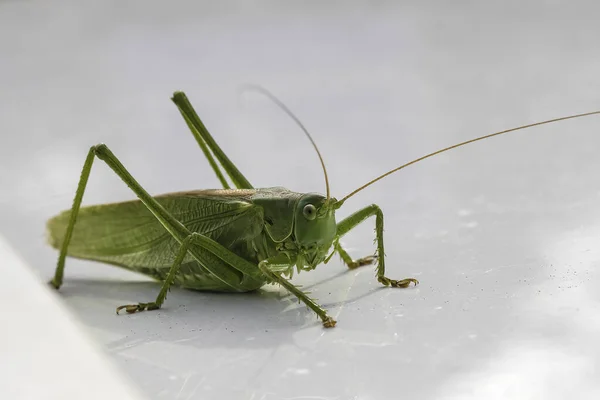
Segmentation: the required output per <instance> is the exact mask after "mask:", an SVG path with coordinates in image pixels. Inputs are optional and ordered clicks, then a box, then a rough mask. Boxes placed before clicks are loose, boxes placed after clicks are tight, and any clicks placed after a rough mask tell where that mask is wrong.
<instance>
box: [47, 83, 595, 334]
mask: <svg viewBox="0 0 600 400" xmlns="http://www.w3.org/2000/svg"><path fill="white" fill-rule="evenodd" d="M254 89H255V90H258V91H260V92H262V93H263V94H264V95H266V96H267V97H269V98H270V99H271V100H273V101H274V102H275V104H277V105H278V106H279V107H280V108H281V109H282V110H283V111H284V112H286V113H287V114H288V115H289V116H290V117H291V118H292V119H293V120H294V121H295V122H296V123H297V124H298V125H299V126H300V128H301V129H302V130H303V131H304V133H305V135H306V136H307V137H308V139H309V140H310V141H311V143H312V145H313V147H314V148H315V150H316V152H317V155H318V156H319V159H320V161H321V166H322V168H323V173H324V177H325V186H326V195H325V196H323V195H320V194H316V193H297V192H292V191H290V190H287V189H285V188H282V187H273V188H264V189H256V188H253V187H252V185H251V184H250V182H249V181H248V180H247V179H246V178H245V177H244V175H243V174H242V173H241V172H240V171H239V170H238V169H237V168H236V166H235V165H234V164H233V162H231V161H230V160H229V158H228V157H227V156H226V155H225V153H224V152H223V151H222V150H221V148H220V147H219V146H218V145H217V143H216V142H215V140H214V139H213V137H212V136H211V135H210V134H209V132H208V130H207V129H206V127H205V126H204V124H203V123H202V121H201V120H200V118H199V117H198V115H197V114H196V112H195V110H194V108H193V107H192V105H191V104H190V102H189V101H188V99H187V97H186V95H185V94H184V93H183V92H175V93H174V95H173V97H172V99H171V100H172V101H173V102H174V103H175V105H176V106H177V107H178V109H179V111H180V113H181V115H182V116H183V118H184V120H185V122H186V123H187V125H188V127H189V128H190V130H191V132H192V134H193V135H194V138H195V139H196V141H197V142H198V144H199V145H200V148H201V149H202V151H203V152H204V155H205V156H206V158H207V160H208V162H209V163H210V165H211V167H212V169H213V170H214V172H215V174H216V175H217V177H218V179H219V180H220V182H221V184H222V185H223V189H208V190H195V191H187V192H178V193H169V194H163V195H160V196H151V195H150V194H148V192H146V190H144V188H143V187H142V186H141V185H140V184H139V183H138V182H137V181H136V180H135V179H134V178H133V176H132V175H131V174H130V173H129V172H128V171H127V169H126V168H125V167H124V166H123V164H122V163H121V162H120V161H119V159H118V158H117V157H116V156H115V155H114V154H113V153H112V151H111V150H110V149H109V148H108V147H107V146H106V145H104V144H99V145H96V146H92V147H91V148H90V150H89V152H88V155H87V158H86V159H85V163H84V165H83V169H82V172H81V177H80V180H79V184H78V186H77V191H76V194H75V199H74V201H73V206H72V208H71V209H70V210H67V211H64V212H62V213H61V214H59V215H57V216H55V217H53V218H52V219H50V220H49V221H48V223H47V230H48V241H49V243H50V244H51V245H52V246H53V247H54V248H56V249H60V254H59V257H58V262H57V267H56V272H55V275H54V278H53V279H52V280H51V281H50V284H51V285H52V286H54V287H55V288H56V289H58V288H59V287H60V286H61V285H62V283H63V275H64V268H65V258H66V256H67V255H69V256H71V257H75V258H80V259H87V260H95V261H101V262H104V263H108V264H113V265H116V266H119V267H123V268H125V269H128V270H131V271H135V272H139V273H142V274H144V275H147V276H149V277H151V278H154V279H156V280H159V281H162V282H163V284H162V288H161V290H160V292H159V293H158V296H157V297H156V300H155V301H153V302H150V303H138V304H132V305H123V306H120V307H118V308H117V314H118V313H119V311H120V310H122V309H125V311H126V312H127V313H134V312H137V311H144V310H156V309H158V308H160V307H161V306H162V304H163V302H164V301H165V299H166V297H167V292H168V291H169V288H170V287H171V285H173V284H176V285H179V286H181V287H184V288H188V289H194V290H204V291H220V292H248V291H253V290H257V289H259V288H260V287H262V286H263V285H265V284H279V285H281V286H283V287H284V288H285V289H287V290H288V291H289V292H291V293H292V294H293V295H295V296H296V297H297V298H298V299H299V300H300V301H302V302H304V303H305V304H306V305H307V306H308V307H309V308H310V309H312V310H313V311H314V312H315V313H316V314H317V315H318V316H319V318H321V320H322V321H323V326H325V327H327V328H331V327H334V326H335V324H336V321H335V320H334V319H333V318H331V317H330V316H329V315H328V314H327V311H326V310H325V309H323V307H321V306H320V305H319V304H317V303H316V302H315V301H314V300H313V299H311V298H309V297H308V296H307V294H306V293H304V292H302V291H301V290H300V289H298V288H297V287H296V286H294V285H293V284H292V283H291V282H290V281H289V279H286V277H287V278H291V276H292V274H293V272H294V267H295V268H296V270H297V271H298V272H300V271H310V270H313V269H315V268H316V267H317V265H319V264H321V263H325V264H326V263H327V262H328V261H329V260H330V259H331V257H332V256H333V255H334V254H335V253H337V254H338V255H339V256H340V257H341V259H342V260H343V262H344V263H345V264H346V266H347V267H348V268H357V267H360V266H364V265H369V264H374V263H376V264H377V267H376V268H377V280H378V281H379V282H380V283H382V284H383V285H385V286H392V287H398V288H406V287H409V286H410V284H411V283H412V284H414V285H417V284H418V283H419V282H418V281H417V280H416V279H414V278H405V279H401V280H394V279H390V278H388V277H387V276H386V274H385V259H384V247H383V213H382V211H381V209H380V208H379V207H378V206H377V205H376V204H372V205H369V206H367V207H365V208H363V209H361V210H359V211H357V212H355V213H353V214H352V215H350V216H348V217H347V218H345V219H343V220H342V221H341V222H339V223H336V219H335V212H336V210H337V209H339V208H340V207H341V206H342V205H343V204H344V202H345V201H346V200H347V199H348V198H350V197H352V196H353V195H355V194H356V193H358V192H360V191H361V190H363V189H365V188H366V187H368V186H370V185H372V184H373V183H375V182H377V181H379V180H381V179H383V178H385V177H386V176H388V175H390V174H392V173H394V172H396V171H399V170H401V169H403V168H406V167H408V166H409V165H412V164H415V163H417V162H419V161H422V160H424V159H426V158H429V157H432V156H434V155H437V154H440V153H443V152H445V151H448V150H451V149H454V148H457V147H460V146H464V145H466V144H469V143H473V142H476V141H479V140H483V139H487V138H490V137H492V136H497V135H502V134H505V133H508V132H512V131H516V130H520V129H525V128H528V127H532V126H536V125H543V124H548V123H551V122H556V121H561V120H566V119H572V118H578V117H583V116H587V115H593V114H599V113H600V111H594V112H589V113H585V114H578V115H572V116H568V117H561V118H556V119H552V120H547V121H543V122H537V123H534V124H529V125H524V126H521V127H517V128H512V129H508V130H505V131H501V132H496V133H493V134H489V135H485V136H481V137H478V138H476V139H472V140H468V141H466V142H462V143H459V144H455V145H453V146H450V147H446V148H444V149H441V150H438V151H435V152H433V153H430V154H428V155H425V156H423V157H420V158H418V159H416V160H413V161H411V162H409V163H406V164H404V165H402V166H400V167H398V168H395V169H393V170H391V171H388V172H386V173H385V174H383V175H380V176H379V177H377V178H375V179H373V180H371V181H369V182H368V183H366V184H364V185H362V186H361V187H359V188H358V189H356V190H354V191H353V192H351V193H350V194H348V195H346V196H345V197H343V198H342V199H341V200H337V199H336V198H334V197H331V195H330V192H329V179H328V177H327V170H326V168H325V163H324V161H323V157H322V156H321V154H320V152H319V150H318V148H317V146H316V144H315V142H314V141H313V139H312V137H311V135H310V134H309V133H308V131H307V130H306V128H305V127H304V126H303V125H302V123H300V121H299V120H298V118H296V117H295V116H294V115H293V114H292V112H291V111H289V109H288V108H287V107H285V105H284V104H283V103H281V101H279V100H278V99H277V98H276V97H275V96H273V95H272V94H271V93H269V92H267V91H266V90H264V89H261V88H256V87H254ZM213 156H214V157H213ZM95 157H98V158H99V159H101V160H103V161H104V162H105V163H106V164H108V166H109V167H110V168H111V169H112V170H113V171H114V172H115V173H116V174H117V175H118V176H119V177H120V178H121V179H122V180H123V182H125V183H126V184H127V185H128V186H129V187H130V188H131V190H132V191H133V192H134V193H135V194H136V195H137V197H138V198H139V200H134V201H127V202H121V203H113V204H101V205H94V206H87V207H83V208H81V207H80V206H81V201H82V198H83V194H84V191H85V188H86V185H87V182H88V178H89V174H90V171H91V168H92V164H93V161H94V159H95ZM221 169H222V170H224V172H225V173H226V174H227V175H228V176H229V178H230V179H231V181H232V183H233V185H234V186H235V188H234V189H231V188H230V186H229V184H228V182H227V180H226V179H225V177H224V174H223V171H222V170H221ZM372 216H375V234H376V243H377V251H376V253H375V254H374V255H371V256H367V257H364V258H360V259H357V260H354V259H352V257H350V255H349V254H348V252H347V251H346V250H344V249H343V247H342V246H341V244H340V238H341V237H342V236H344V235H345V234H347V233H348V232H349V231H351V230H352V229H353V228H354V227H356V226H357V225H358V224H360V223H361V222H363V221H364V220H366V219H367V218H369V217H372ZM76 222H77V224H76Z"/></svg>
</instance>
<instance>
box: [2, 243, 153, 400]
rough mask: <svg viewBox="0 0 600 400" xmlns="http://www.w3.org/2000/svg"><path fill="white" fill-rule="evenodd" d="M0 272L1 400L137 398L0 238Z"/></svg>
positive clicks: (119, 373) (97, 349) (117, 371)
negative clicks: (1, 307)
mask: <svg viewBox="0 0 600 400" xmlns="http://www.w3.org/2000/svg"><path fill="white" fill-rule="evenodd" d="M0 272H1V273H2V276H5V277H9V279H0V292H2V297H1V298H2V300H3V304H4V310H3V311H2V317H0V321H2V329H1V330H0V355H1V356H2V357H1V360H2V362H1V363H0V397H1V398H3V399H13V400H21V399H23V400H25V399H52V400H76V399H98V400H100V399H123V400H136V399H137V400H139V399H142V397H139V394H138V393H137V391H136V390H135V389H133V388H132V387H131V386H129V385H128V384H127V381H128V379H127V376H126V375H125V374H123V373H122V372H121V371H119V370H117V369H116V368H115V367H114V365H112V364H111V363H110V362H107V361H106V358H107V357H106V355H104V354H102V353H101V350H100V349H99V346H98V345H96V344H92V343H91V342H90V340H89V338H87V337H86V336H85V334H82V330H81V326H80V325H79V324H78V323H77V322H75V321H74V318H73V316H72V315H70V314H71V313H69V312H68V311H67V310H65V308H64V307H63V306H62V305H61V304H60V303H59V300H58V299H57V298H56V297H55V296H53V295H52V293H51V291H50V289H49V288H48V287H46V285H43V284H42V283H40V282H38V280H37V277H36V276H35V275H34V274H33V273H32V272H31V270H30V267H29V266H27V265H26V264H25V263H24V262H23V260H21V258H20V257H19V256H18V255H17V254H16V253H15V252H14V250H13V249H12V248H10V246H8V244H7V243H6V242H5V241H4V238H3V237H2V236H0Z"/></svg>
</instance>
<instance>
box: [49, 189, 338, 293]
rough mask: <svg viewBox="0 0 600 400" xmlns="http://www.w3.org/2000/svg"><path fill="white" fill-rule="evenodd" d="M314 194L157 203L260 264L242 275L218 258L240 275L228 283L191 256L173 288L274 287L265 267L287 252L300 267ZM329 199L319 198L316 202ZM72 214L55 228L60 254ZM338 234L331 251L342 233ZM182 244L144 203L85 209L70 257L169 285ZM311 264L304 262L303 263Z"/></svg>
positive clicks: (249, 194)
mask: <svg viewBox="0 0 600 400" xmlns="http://www.w3.org/2000/svg"><path fill="white" fill-rule="evenodd" d="M303 196H304V197H306V196H307V195H303V194H301V193H296V192H292V191H289V190H287V189H284V188H266V189H241V190H239V189H238V190H231V189H217V190H197V191H189V192H179V193H170V194H165V195H160V196H156V197H155V199H156V200H157V201H158V203H159V204H160V205H161V206H163V207H164V208H165V209H166V210H167V211H168V212H169V213H170V214H171V215H172V216H173V217H174V218H176V219H177V220H178V221H180V222H181V223H182V224H183V225H184V226H185V227H186V228H187V229H189V230H190V231H191V232H195V233H198V234H201V235H204V236H206V237H209V238H210V239H212V240H214V241H216V242H217V243H219V244H221V245H222V246H224V247H225V248H227V249H229V250H230V251H232V252H233V253H235V254H237V255H238V256H240V257H242V258H244V259H245V260H247V261H249V262H251V263H252V264H254V265H256V266H257V268H256V271H255V272H256V273H255V274H251V275H248V274H242V272H240V271H238V270H236V269H234V268H232V267H231V266H229V265H227V264H226V263H223V262H222V261H220V260H218V259H215V260H213V262H214V263H219V268H225V269H229V270H230V272H231V273H233V274H236V275H237V276H238V279H237V280H236V281H235V282H228V284H224V283H223V282H222V281H221V280H219V279H216V278H215V276H213V275H212V274H211V273H210V271H208V270H207V269H206V268H204V267H203V266H202V265H200V264H199V263H198V262H197V261H196V260H194V258H193V257H192V255H191V254H187V255H186V256H185V258H184V259H183V262H182V264H181V267H180V268H179V271H178V272H177V274H176V276H175V278H174V281H173V283H175V284H176V285H179V286H182V287H185V288H189V289H195V290H208V291H251V290H255V289H258V288H259V287H261V286H262V285H264V284H265V283H266V280H267V278H266V277H265V275H264V274H263V273H262V272H260V270H259V269H258V263H259V262H261V261H263V260H265V259H268V258H270V257H274V256H276V255H278V254H279V253H280V251H282V252H284V253H286V254H287V255H288V259H289V262H290V264H292V265H291V266H293V264H296V263H297V262H298V259H299V258H300V259H302V260H304V258H303V257H299V254H298V251H299V246H298V245H297V244H295V243H296V241H295V240H296V235H295V232H294V226H295V214H296V209H297V208H298V205H299V204H300V203H305V202H306V201H303V202H301V199H302V198H303ZM315 196H316V197H317V198H319V197H322V196H318V195H312V196H311V197H315ZM70 213H71V212H70V211H64V212H63V213H61V214H59V215H57V216H56V217H54V218H52V219H50V220H49V221H48V224H47V231H48V239H49V242H50V244H51V245H52V246H53V247H55V248H57V249H59V248H60V247H61V245H62V241H63V239H64V236H65V231H66V229H67V225H68V223H69V217H70ZM332 226H333V229H334V231H333V232H332V233H331V234H330V235H328V236H330V237H331V240H330V243H329V246H327V249H326V250H328V249H329V247H331V244H332V242H333V236H334V235H335V221H333V225H332ZM179 248H180V244H179V243H178V242H177V240H175V238H173V236H172V235H170V234H169V232H168V231H167V230H166V229H165V228H164V227H163V226H162V225H161V223H160V222H159V221H158V220H157V219H156V218H155V216H154V215H153V214H152V213H151V212H150V211H149V210H148V208H147V207H146V206H145V205H144V204H143V203H142V202H141V201H139V200H135V201H128V202H122V203H113V204H103V205H95V206H88V207H82V208H81V209H80V210H79V215H78V217H77V224H76V225H75V228H74V231H73V237H72V239H71V242H70V245H69V247H68V252H67V255H69V256H71V257H75V258H81V259H87V260H94V261H101V262H104V263H109V264H113V265H117V266H120V267H123V268H126V269H128V270H131V271H135V272H139V273H142V274H144V275H147V276H150V277H152V278H154V279H157V280H161V281H164V280H165V279H166V277H167V274H168V273H169V269H170V267H171V265H172V264H173V259H174V258H175V256H176V254H177V252H178V250H179ZM302 266H303V265H302Z"/></svg>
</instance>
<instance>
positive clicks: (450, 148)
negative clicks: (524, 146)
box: [336, 111, 600, 208]
mask: <svg viewBox="0 0 600 400" xmlns="http://www.w3.org/2000/svg"><path fill="white" fill-rule="evenodd" d="M594 114H600V111H592V112H588V113H584V114H577V115H570V116H568V117H561V118H554V119H549V120H547V121H542V122H536V123H533V124H529V125H522V126H519V127H517V128H511V129H507V130H505V131H500V132H496V133H491V134H489V135H485V136H481V137H478V138H475V139H471V140H467V141H466V142H462V143H458V144H455V145H453V146H449V147H446V148H444V149H441V150H438V151H434V152H433V153H429V154H427V155H425V156H423V157H419V158H417V159H415V160H412V161H411V162H409V163H406V164H404V165H401V166H399V167H398V168H394V169H393V170H391V171H388V172H386V173H385V174H383V175H380V176H379V177H377V178H375V179H373V180H372V181H369V182H367V183H365V184H364V185H362V186H361V187H359V188H358V189H356V190H354V191H353V192H351V193H350V194H348V195H346V196H345V197H344V198H342V199H341V200H339V201H338V202H337V203H336V208H339V207H341V205H342V204H343V203H344V202H345V201H346V200H348V199H349V198H350V197H352V196H354V195H355V194H356V193H358V192H360V191H361V190H363V189H364V188H366V187H368V186H371V185H372V184H374V183H375V182H377V181H379V180H381V179H383V178H385V177H386V176H388V175H391V174H393V173H394V172H396V171H399V170H401V169H403V168H406V167H408V166H409V165H412V164H416V163H418V162H419V161H423V160H424V159H426V158H429V157H433V156H435V155H437V154H440V153H444V152H446V151H448V150H452V149H456V148H457V147H461V146H464V145H466V144H469V143H473V142H477V141H479V140H483V139H489V138H491V137H493V136H499V135H503V134H505V133H508V132H514V131H518V130H521V129H525V128H531V127H532V126H538V125H544V124H549V123H552V122H558V121H564V120H567V119H573V118H579V117H586V116H588V115H594Z"/></svg>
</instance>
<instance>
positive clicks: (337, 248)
mask: <svg viewBox="0 0 600 400" xmlns="http://www.w3.org/2000/svg"><path fill="white" fill-rule="evenodd" d="M333 252H334V253H336V252H337V253H338V254H339V255H340V258H341V259H342V261H343V262H344V264H346V266H347V267H348V268H350V269H355V268H358V267H364V266H365V265H371V264H373V263H374V262H375V260H377V254H373V255H370V256H366V257H363V258H359V259H358V260H353V259H352V257H350V254H348V252H347V251H346V250H344V248H343V247H342V245H341V244H340V241H339V239H337V240H336V241H335V242H334V243H333ZM331 255H333V253H332V254H331ZM330 258H331V256H330V257H328V258H327V259H326V260H325V264H327V263H328V262H329V260H330Z"/></svg>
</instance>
